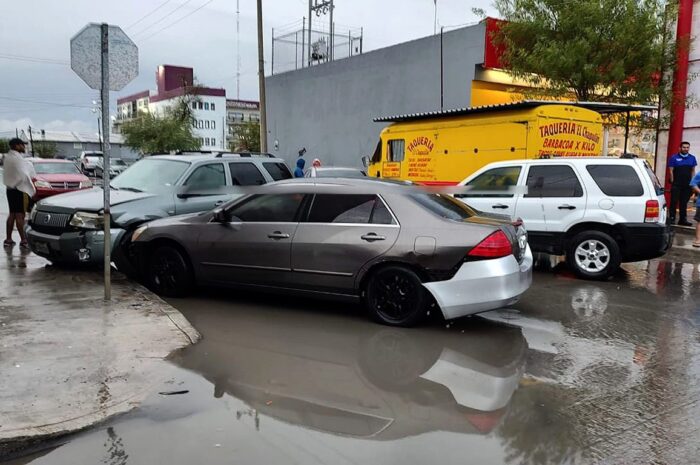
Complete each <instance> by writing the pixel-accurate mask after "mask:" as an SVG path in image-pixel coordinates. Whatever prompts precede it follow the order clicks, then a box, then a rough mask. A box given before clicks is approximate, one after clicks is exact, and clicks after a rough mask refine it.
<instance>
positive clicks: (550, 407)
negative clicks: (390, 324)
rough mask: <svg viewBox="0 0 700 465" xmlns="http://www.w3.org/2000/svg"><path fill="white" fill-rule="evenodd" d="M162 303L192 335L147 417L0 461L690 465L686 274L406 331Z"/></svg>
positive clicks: (158, 385) (643, 269)
mask: <svg viewBox="0 0 700 465" xmlns="http://www.w3.org/2000/svg"><path fill="white" fill-rule="evenodd" d="M2 191H3V192H0V202H2V204H1V205H0V212H2V211H4V209H5V208H6V205H5V203H4V199H3V198H2V197H3V195H4V189H2ZM692 260H693V258H692V256H691V257H688V259H687V261H692ZM170 303H171V304H172V305H174V306H175V307H177V308H178V309H179V310H180V311H181V312H182V313H183V314H184V315H185V316H186V317H187V318H188V319H189V320H190V322H191V323H192V324H193V325H194V326H195V327H196V328H197V329H198V330H199V331H200V332H201V333H202V334H203V337H204V338H203V340H202V341H201V342H200V343H198V344H197V345H195V346H192V347H189V348H187V349H185V350H183V351H181V352H178V353H175V354H173V355H172V356H171V360H170V362H171V367H170V369H169V373H168V374H167V376H166V377H165V378H161V377H160V375H158V377H156V375H154V380H153V381H154V383H155V385H154V388H153V393H152V395H151V396H150V397H149V398H148V400H147V401H146V403H145V404H144V405H143V406H142V407H140V408H138V409H136V410H134V411H133V412H131V413H129V414H126V415H123V416H121V417H118V418H116V419H113V420H111V421H109V422H107V423H106V424H103V425H99V426H96V427H95V428H92V429H90V430H88V431H86V432H84V433H80V434H77V435H73V436H70V437H67V438H62V439H59V440H57V441H54V442H49V443H46V444H42V445H41V446H40V447H38V448H37V450H36V451H35V452H34V453H33V454H32V455H28V456H25V457H23V458H18V459H14V460H12V461H8V462H3V463H4V464H13V465H19V464H32V465H74V464H108V465H141V464H144V465H146V464H148V465H151V464H153V465H155V464H168V465H185V464H188V465H189V464H193V463H202V464H207V465H209V464H212V465H214V464H265V465H268V464H304V465H310V464H334V465H335V464H363V465H364V464H402V465H403V464H425V463H431V462H437V463H440V464H457V463H459V464H518V465H519V464H591V463H600V464H635V465H637V464H659V465H661V464H669V465H671V464H700V405H699V402H700V395H699V394H700V331H699V330H700V264H698V263H683V262H681V261H679V262H673V261H669V260H654V261H651V262H642V263H637V264H631V265H625V270H624V272H622V273H620V275H619V276H617V277H616V278H615V279H614V280H612V281H609V282H605V283H594V282H585V281H580V280H576V279H573V278H572V277H571V276H570V274H569V273H568V272H567V270H566V269H565V268H563V267H562V266H561V265H557V266H556V267H555V268H554V269H550V266H549V265H548V264H547V263H544V264H542V269H541V270H539V271H538V272H537V273H536V274H535V280H534V284H533V287H532V288H531V289H530V290H529V291H528V293H527V294H526V295H525V296H524V298H523V300H522V301H521V302H520V303H518V304H517V305H515V306H514V307H513V308H510V309H505V310H499V311H495V312H488V313H485V314H483V315H481V316H479V317H473V318H466V319H462V320H459V321H456V322H452V323H450V324H446V323H444V322H440V321H435V322H433V323H431V324H430V325H427V326H424V327H421V328H415V329H393V328H387V327H383V326H379V325H376V324H373V323H371V322H369V321H368V320H367V319H366V318H365V316H364V314H363V312H362V310H361V308H359V307H358V306H354V305H350V304H338V303H334V302H326V301H316V300H308V299H300V298H288V297H278V296H266V295H262V294H253V293H240V292H237V291H216V292H214V291H202V292H200V293H199V295H197V296H195V297H193V298H189V299H181V300H171V301H170ZM0 356H1V354H0ZM159 393H165V394H159ZM173 393H178V394H173ZM167 394H170V395H167Z"/></svg>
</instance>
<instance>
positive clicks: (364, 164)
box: [362, 156, 369, 168]
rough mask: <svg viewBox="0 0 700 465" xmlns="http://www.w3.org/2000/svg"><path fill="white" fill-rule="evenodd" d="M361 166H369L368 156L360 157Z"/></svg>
mask: <svg viewBox="0 0 700 465" xmlns="http://www.w3.org/2000/svg"><path fill="white" fill-rule="evenodd" d="M362 166H364V167H365V168H369V157H368V156H364V157H362Z"/></svg>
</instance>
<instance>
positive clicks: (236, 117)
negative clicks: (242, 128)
mask: <svg viewBox="0 0 700 465" xmlns="http://www.w3.org/2000/svg"><path fill="white" fill-rule="evenodd" d="M229 119H230V120H233V121H235V122H239V121H243V113H230V114H229Z"/></svg>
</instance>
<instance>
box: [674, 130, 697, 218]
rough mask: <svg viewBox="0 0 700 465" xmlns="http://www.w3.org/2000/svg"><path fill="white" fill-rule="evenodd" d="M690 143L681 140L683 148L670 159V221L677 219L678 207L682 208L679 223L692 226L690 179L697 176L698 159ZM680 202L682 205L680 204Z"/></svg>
mask: <svg viewBox="0 0 700 465" xmlns="http://www.w3.org/2000/svg"><path fill="white" fill-rule="evenodd" d="M689 152H690V143H689V142H685V141H684V142H681V150H680V152H678V153H677V154H675V155H672V156H671V158H670V159H669V160H668V167H669V168H670V169H671V208H670V210H669V221H670V222H671V223H674V222H675V221H676V208H678V210H680V213H679V215H678V216H679V218H678V224H679V225H681V226H692V224H691V223H689V222H688V219H687V218H686V215H687V213H688V211H687V210H688V201H689V200H690V194H691V192H692V191H691V189H690V180H691V179H693V176H695V167H696V166H697V165H698V162H697V160H696V159H695V157H694V156H693V155H691V154H690V153H689ZM679 204H680V205H679Z"/></svg>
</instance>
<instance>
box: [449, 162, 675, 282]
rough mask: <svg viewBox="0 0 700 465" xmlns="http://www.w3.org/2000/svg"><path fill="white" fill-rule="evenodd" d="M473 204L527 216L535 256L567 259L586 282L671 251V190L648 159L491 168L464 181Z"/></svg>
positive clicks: (503, 164)
mask: <svg viewBox="0 0 700 465" xmlns="http://www.w3.org/2000/svg"><path fill="white" fill-rule="evenodd" d="M460 185H462V186H467V187H469V188H470V190H468V191H467V192H466V193H460V194H456V195H455V197H457V198H460V199H461V200H462V201H463V202H466V203H468V204H469V205H470V206H472V207H474V208H476V209H478V210H481V211H484V212H492V213H501V214H507V215H510V216H511V217H513V218H521V219H522V220H523V221H524V222H525V227H526V228H527V230H528V236H529V240H530V247H531V248H532V250H533V251H534V252H545V253H549V254H554V255H566V259H567V263H568V264H569V266H570V267H571V268H572V269H573V270H574V271H575V272H576V274H577V275H578V276H580V277H582V278H588V279H605V278H607V277H608V276H610V275H612V274H614V273H615V272H616V271H617V270H618V268H619V266H620V263H622V262H634V261H640V260H648V259H651V258H656V257H659V256H661V255H663V254H664V253H665V252H666V251H667V250H668V248H669V247H670V246H671V242H672V233H671V228H670V227H669V226H667V225H666V201H665V199H664V196H663V188H662V187H661V185H660V184H659V181H658V179H657V178H656V175H655V174H654V172H653V171H652V169H651V167H650V166H649V165H648V164H647V163H646V162H645V161H644V160H640V159H629V158H610V157H587V158H552V159H535V160H514V161H505V162H498V163H491V164H489V165H487V166H485V167H484V168H482V169H481V170H479V171H477V172H476V173H474V174H473V175H472V176H470V177H468V178H467V179H465V180H464V181H462V182H461V183H460Z"/></svg>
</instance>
